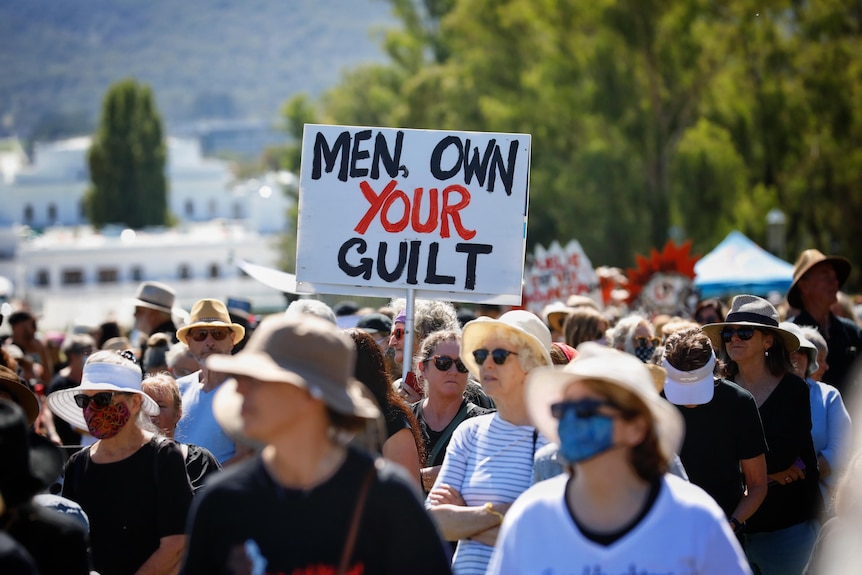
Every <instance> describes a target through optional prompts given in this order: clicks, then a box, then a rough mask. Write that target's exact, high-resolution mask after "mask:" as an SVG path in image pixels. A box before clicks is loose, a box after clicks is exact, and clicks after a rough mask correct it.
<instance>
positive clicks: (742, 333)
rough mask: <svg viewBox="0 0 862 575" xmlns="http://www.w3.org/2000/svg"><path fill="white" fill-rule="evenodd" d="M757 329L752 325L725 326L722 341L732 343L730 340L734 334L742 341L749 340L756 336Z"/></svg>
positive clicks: (722, 330)
mask: <svg viewBox="0 0 862 575" xmlns="http://www.w3.org/2000/svg"><path fill="white" fill-rule="evenodd" d="M754 332H755V329H754V328H753V327H751V326H741V327H725V328H722V329H721V332H719V333H720V335H721V341H723V342H724V343H730V340H732V339H733V334H736V336H737V337H738V338H739V339H741V340H742V341H748V340H750V339H751V338H753V337H754Z"/></svg>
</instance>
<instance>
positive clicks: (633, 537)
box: [488, 474, 751, 575]
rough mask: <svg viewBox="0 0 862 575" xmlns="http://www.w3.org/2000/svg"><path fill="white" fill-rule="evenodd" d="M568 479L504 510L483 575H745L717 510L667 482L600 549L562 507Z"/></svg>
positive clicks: (674, 480) (694, 491)
mask: <svg viewBox="0 0 862 575" xmlns="http://www.w3.org/2000/svg"><path fill="white" fill-rule="evenodd" d="M568 480H569V475H568V474H565V475H560V476H558V477H554V478H553V479H549V480H547V481H542V482H540V483H537V484H536V485H534V486H533V487H531V488H530V489H529V490H528V491H527V492H526V493H524V494H523V495H522V496H521V497H520V498H519V499H518V501H516V502H515V504H514V505H512V507H511V508H510V509H509V512H508V513H507V514H506V520H505V521H504V522H503V527H502V529H501V530H500V536H499V537H498V538H497V546H496V547H495V548H494V554H493V557H492V558H491V562H490V565H489V567H488V575H514V574H518V575H525V574H529V573H535V574H537V575H539V574H540V575H582V574H586V575H629V574H636V575H659V574H660V575H735V574H738V573H743V574H747V575H750V574H751V570H750V568H749V566H748V562H747V560H746V559H745V554H744V553H743V552H742V549H741V548H740V546H739V543H738V542H737V540H736V537H734V535H733V532H732V531H731V529H730V525H729V524H728V522H727V519H725V517H724V514H723V513H722V511H721V509H720V508H719V507H718V504H717V503H715V501H714V500H713V499H712V498H711V497H710V496H709V495H707V493H706V492H705V491H704V490H703V489H701V488H700V487H698V486H697V485H694V484H692V483H687V482H685V481H683V480H682V479H680V478H678V477H675V476H673V475H665V476H664V478H663V479H662V486H661V491H660V493H659V495H658V498H657V499H656V501H655V503H654V504H653V506H652V508H651V509H650V510H649V511H648V512H647V514H646V516H645V517H644V518H643V519H642V520H641V522H640V523H639V524H638V525H637V526H635V527H634V529H632V530H631V531H629V532H628V533H626V534H625V535H624V536H623V537H622V538H621V539H618V540H617V541H615V542H614V543H612V544H611V545H608V546H604V545H600V544H598V543H595V542H593V541H590V540H589V539H587V538H585V537H584V536H583V535H582V533H581V531H580V529H578V527H577V525H576V524H575V522H574V520H573V519H572V516H571V514H570V513H569V509H568V507H567V506H566V503H565V490H566V483H567V482H568Z"/></svg>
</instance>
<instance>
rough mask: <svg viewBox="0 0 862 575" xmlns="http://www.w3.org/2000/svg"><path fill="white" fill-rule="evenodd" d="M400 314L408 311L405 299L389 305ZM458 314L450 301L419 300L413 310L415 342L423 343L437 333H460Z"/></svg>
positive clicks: (399, 299) (394, 300) (396, 300)
mask: <svg viewBox="0 0 862 575" xmlns="http://www.w3.org/2000/svg"><path fill="white" fill-rule="evenodd" d="M389 305H390V307H392V309H394V310H397V313H396V316H397V314H398V313H400V312H402V311H404V310H405V309H407V301H406V300H405V299H404V298H397V299H393V300H392V301H391V302H390V303H389ZM460 329H461V324H460V323H459V322H458V312H457V310H456V309H455V306H454V305H452V303H450V302H448V301H442V300H431V299H417V300H416V302H415V306H414V309H413V330H414V332H415V333H414V337H415V341H422V340H423V339H425V338H426V337H428V336H429V335H431V334H432V333H434V332H435V331H442V330H449V331H460Z"/></svg>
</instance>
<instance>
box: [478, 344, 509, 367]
mask: <svg viewBox="0 0 862 575" xmlns="http://www.w3.org/2000/svg"><path fill="white" fill-rule="evenodd" d="M488 355H490V356H491V359H493V360H494V363H496V364H497V365H503V364H504V363H506V358H508V357H509V356H510V355H518V354H517V353H515V352H514V351H509V350H508V349H500V348H499V347H498V348H497V349H495V350H493V351H488V350H487V349H484V348H483V349H477V350H475V351H473V359H475V360H476V363H478V364H479V365H482V364H483V363H485V360H486V359H488Z"/></svg>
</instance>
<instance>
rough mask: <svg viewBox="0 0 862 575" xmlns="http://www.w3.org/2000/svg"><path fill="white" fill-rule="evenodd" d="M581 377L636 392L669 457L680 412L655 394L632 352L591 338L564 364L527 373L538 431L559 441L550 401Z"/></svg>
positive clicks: (679, 431) (679, 433)
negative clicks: (614, 347)
mask: <svg viewBox="0 0 862 575" xmlns="http://www.w3.org/2000/svg"><path fill="white" fill-rule="evenodd" d="M583 380H592V381H600V382H604V383H607V384H608V385H613V386H616V387H619V388H622V389H624V390H626V391H628V392H629V393H631V394H633V395H635V396H636V397H637V398H638V399H640V400H641V402H643V404H644V405H645V406H646V407H647V409H648V410H649V412H650V414H651V415H652V425H653V427H654V428H655V430H656V434H657V436H658V441H659V447H660V449H661V451H662V453H664V455H665V456H666V457H667V458H668V460H670V459H671V458H672V457H673V455H674V454H675V453H677V452H678V450H679V447H680V445H681V443H682V438H683V435H684V432H685V424H684V422H683V419H682V416H681V415H680V414H679V411H678V410H677V408H676V407H674V406H673V405H671V404H670V403H669V402H668V401H667V400H665V399H664V398H663V397H661V396H660V395H659V394H658V391H656V387H655V384H654V383H653V378H652V375H650V372H649V370H648V369H647V368H646V366H645V365H644V363H643V362H642V361H641V360H639V359H638V358H636V357H635V356H633V355H631V354H628V353H625V352H622V351H619V350H616V349H613V348H610V347H607V346H603V345H600V344H597V343H594V342H584V343H582V344H581V345H579V346H578V356H577V357H576V358H575V359H574V360H572V361H571V362H570V363H569V364H568V365H566V366H565V367H559V366H557V367H542V368H538V369H534V370H533V371H531V372H530V374H529V375H528V376H527V387H526V403H527V413H528V415H529V416H530V420H531V421H532V422H533V425H535V426H536V429H538V430H539V433H541V434H542V435H544V436H545V437H547V438H548V439H549V440H551V441H553V442H556V443H559V442H560V436H559V434H558V432H557V428H558V426H559V420H557V419H556V418H555V417H554V416H553V415H551V405H553V404H554V403H558V402H560V401H562V400H563V396H564V394H565V391H566V388H567V387H568V386H569V385H570V384H572V383H573V382H576V381H583Z"/></svg>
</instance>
